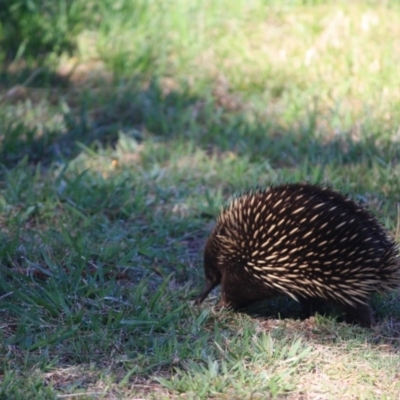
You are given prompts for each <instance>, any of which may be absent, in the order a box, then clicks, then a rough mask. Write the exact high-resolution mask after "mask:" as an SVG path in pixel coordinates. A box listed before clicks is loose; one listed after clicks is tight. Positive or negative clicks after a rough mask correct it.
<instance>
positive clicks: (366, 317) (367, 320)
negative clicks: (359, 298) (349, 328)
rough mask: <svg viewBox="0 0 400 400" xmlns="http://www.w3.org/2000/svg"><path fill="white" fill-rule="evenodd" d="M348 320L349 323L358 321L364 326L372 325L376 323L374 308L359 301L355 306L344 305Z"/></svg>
mask: <svg viewBox="0 0 400 400" xmlns="http://www.w3.org/2000/svg"><path fill="white" fill-rule="evenodd" d="M344 311H345V313H346V322H347V323H349V324H352V323H357V324H359V325H361V326H364V327H368V328H369V327H371V326H372V325H373V323H374V317H373V313H372V309H371V307H370V306H369V305H368V304H366V303H365V304H360V303H357V305H355V306H350V305H346V306H344Z"/></svg>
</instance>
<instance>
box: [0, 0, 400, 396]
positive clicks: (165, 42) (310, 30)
mask: <svg viewBox="0 0 400 400" xmlns="http://www.w3.org/2000/svg"><path fill="white" fill-rule="evenodd" d="M50 3H51V4H50ZM26 4H28V3H26ZM29 4H30V7H31V9H29V10H27V9H26V8H24V7H28V6H26V5H25V2H21V1H17V0H15V1H13V2H10V6H9V8H5V10H4V11H2V12H3V13H5V14H4V15H5V18H6V19H2V22H0V27H1V29H0V40H1V41H2V47H1V49H0V53H1V54H0V58H1V60H3V61H4V63H3V64H4V66H3V68H2V70H1V76H0V85H1V86H0V102H1V108H0V139H1V140H0V164H1V170H0V227H1V230H0V235H1V236H0V237H1V240H0V263H1V269H0V274H1V277H0V321H1V322H0V327H1V329H0V335H1V336H0V338H1V341H0V343H1V345H0V398H7V399H26V398H29V399H36V398H37V399H62V398H71V399H72V398H80V399H95V398H96V399H97V398H99V399H100V398H104V399H106V398H107V399H109V398H146V399H152V398H154V399H160V398H165V399H173V398H178V397H182V398H188V399H206V398H218V399H224V398H226V399H232V398H237V399H243V398H260V399H261V398H283V397H287V398H290V399H298V398H310V399H313V398H324V399H325V398H326V399H337V398H343V399H345V398H365V399H367V398H386V399H395V398H398V396H399V394H400V384H399V382H400V379H399V378H400V376H399V372H398V371H399V370H400V355H399V350H400V347H399V340H400V337H399V333H398V332H399V327H400V300H399V293H398V292H395V293H391V294H388V295H385V296H376V297H374V298H373V299H372V306H373V308H374V310H375V313H376V317H377V324H376V326H375V327H374V328H373V329H362V328H359V327H357V326H349V325H346V324H344V323H339V322H337V321H336V320H335V319H334V318H333V317H329V316H327V317H322V316H319V315H316V316H315V317H313V318H310V319H307V320H301V319H300V312H299V308H298V306H297V304H296V303H294V302H292V301H290V300H287V299H276V300H272V301H269V302H267V303H266V304H264V306H263V307H262V308H259V309H258V310H256V311H255V312H254V313H252V314H244V313H233V312H230V311H227V310H217V309H215V307H213V306H214V304H215V303H216V301H217V297H218V293H215V294H214V295H213V296H210V299H209V300H207V302H206V303H205V304H204V305H203V306H201V307H200V308H198V307H194V306H193V304H192V300H193V299H194V297H195V296H196V294H197V293H199V291H200V289H201V287H202V284H203V272H202V255H201V253H202V248H203V246H204V242H205V240H206V238H207V235H208V234H209V232H210V230H211V228H212V226H213V221H214V218H215V216H216V215H217V214H218V211H219V209H220V207H221V205H222V204H223V203H224V202H225V201H226V200H227V199H228V198H229V197H230V196H231V195H232V194H234V193H237V192H241V191H244V190H246V189H249V188H251V187H254V186H257V185H260V186H267V185H269V184H277V183H283V182H288V181H290V182H297V181H311V182H313V183H327V184H330V185H331V186H333V187H334V188H336V189H341V190H342V191H344V192H346V193H348V194H349V195H350V196H351V197H353V198H355V199H357V200H359V201H362V202H364V203H366V204H367V205H368V207H369V208H370V209H372V210H373V211H374V212H375V213H376V214H377V215H378V216H379V218H380V219H381V220H382V222H383V224H384V225H385V226H386V227H387V228H388V230H390V231H391V232H392V233H393V234H394V235H397V237H398V232H397V231H398V203H399V202H400V197H399V193H400V170H399V154H400V147H399V135H398V130H399V124H400V114H399V111H398V110H399V105H400V92H399V87H400V85H399V83H400V75H399V73H398V67H397V66H398V65H399V61H400V60H399V55H400V52H399V47H398V37H399V33H400V32H399V27H398V20H399V16H400V15H399V14H400V8H399V3H398V2H397V1H394V0H392V1H369V2H367V1H361V0H360V1H354V2H351V3H348V2H331V1H306V2H297V1H285V2H277V1H261V0H253V1H236V2H227V1H219V2H211V1H205V2H204V1H203V2H199V1H197V0H190V1H183V0H182V1H181V0H178V1H174V2H159V1H154V2H146V1H135V2H130V1H124V0H122V1H119V2H113V1H108V0H102V1H98V2H94V1H86V2H81V1H79V0H75V1H74V2H66V1H60V2H57V5H55V4H56V3H54V4H53V2H46V1H43V2H36V1H32V2H30V3H29ZM32 7H33V8H32ZM41 7H44V9H42V8H41ZM46 7H47V8H46ZM7 13H8V14H7ZM1 15H3V14H1ZM43 15H46V16H47V18H48V19H47V20H46V24H44V23H43V24H42V23H41V21H42V19H43ZM4 21H8V22H7V23H5V22H4ZM60 21H62V23H61V22H60ZM47 23H48V25H47ZM18 24H21V26H19V25H18ZM53 26H57V28H56V29H54V30H53V28H52V27H53ZM38 32H39V33H40V35H39V34H38V35H36V33H38ZM17 33H18V34H17ZM33 33H35V35H33ZM41 38H42V39H41Z"/></svg>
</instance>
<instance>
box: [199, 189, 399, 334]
mask: <svg viewBox="0 0 400 400" xmlns="http://www.w3.org/2000/svg"><path fill="white" fill-rule="evenodd" d="M204 272H205V277H206V286H205V287H204V289H203V291H202V292H201V293H200V295H199V296H198V297H197V299H196V303H197V304H200V303H201V302H203V300H204V299H205V298H206V297H207V296H208V294H209V293H210V291H211V290H212V289H214V288H215V287H216V286H217V285H218V284H220V283H221V301H220V305H222V306H230V307H232V308H234V309H237V308H241V307H245V306H247V305H249V304H251V303H253V302H255V301H259V300H263V299H267V298H270V297H273V296H277V295H279V294H283V295H288V296H290V297H292V298H293V299H295V300H297V301H300V302H301V303H302V304H303V305H305V306H308V307H310V306H311V304H314V305H315V304H318V303H319V302H320V301H321V300H326V301H328V302H329V303H331V304H336V305H339V306H341V309H342V310H344V312H345V314H346V321H347V322H357V323H359V324H361V325H363V326H370V325H371V324H372V323H373V317H372V311H371V308H370V306H369V305H368V297H369V296H370V294H371V293H373V292H384V291H387V290H392V289H396V288H398V287H400V256H399V250H398V246H397V245H396V243H395V242H394V240H393V239H392V238H391V236H390V235H389V233H388V232H387V231H386V229H385V228H384V227H383V226H382V225H381V224H380V223H379V222H378V220H377V219H376V218H375V217H374V216H373V215H372V214H371V213H370V212H368V211H367V210H366V209H365V208H364V207H362V206H361V205H359V204H357V203H355V202H354V201H352V200H351V199H349V198H347V197H346V196H344V195H342V194H340V193H338V192H336V191H333V190H331V189H330V188H325V187H319V186H315V185H311V184H300V183H297V184H286V185H281V186H276V187H271V188H268V189H266V190H257V191H255V192H249V193H247V194H243V195H241V196H238V197H237V198H235V199H234V200H233V201H232V202H231V203H230V204H229V205H228V206H227V207H226V208H225V209H224V210H223V211H222V212H221V214H220V216H219V217H218V219H217V224H216V226H215V228H214V230H213V231H212V233H211V235H210V237H209V239H208V241H207V243H206V246H205V250H204Z"/></svg>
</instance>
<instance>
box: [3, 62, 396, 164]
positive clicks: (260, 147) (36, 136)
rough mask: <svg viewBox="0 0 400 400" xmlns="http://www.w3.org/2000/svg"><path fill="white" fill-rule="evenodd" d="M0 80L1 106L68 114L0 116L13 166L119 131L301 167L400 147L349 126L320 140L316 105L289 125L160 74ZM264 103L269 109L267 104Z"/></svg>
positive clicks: (388, 155)
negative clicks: (39, 122)
mask: <svg viewBox="0 0 400 400" xmlns="http://www.w3.org/2000/svg"><path fill="white" fill-rule="evenodd" d="M32 76H34V77H33V79H30V77H32ZM24 80H28V81H29V82H28V84H27V85H25V86H23V88H22V87H20V86H18V84H17V82H21V81H24ZM1 81H2V83H3V87H6V89H4V92H5V93H4V95H3V96H2V103H3V105H6V106H8V107H9V108H12V107H13V106H15V107H17V106H18V107H20V108H21V107H22V108H23V107H24V102H25V103H26V102H31V103H33V104H35V103H38V102H39V101H40V99H41V98H44V99H47V100H48V102H49V103H51V106H52V107H53V109H52V110H53V112H56V111H55V110H57V112H58V113H60V115H61V118H62V123H61V125H62V128H60V127H57V128H51V127H46V126H45V127H43V126H41V127H40V128H38V127H37V126H35V124H29V125H28V124H27V123H26V122H25V120H24V116H23V113H22V114H20V117H19V118H15V119H14V120H11V121H10V120H9V119H7V118H5V117H3V118H1V119H2V120H3V121H1V120H0V124H1V125H2V126H1V128H2V129H1V130H2V132H3V133H2V144H1V147H0V162H1V163H2V164H3V165H5V166H6V167H7V168H11V167H13V166H14V165H16V164H17V163H18V162H20V161H21V160H22V159H23V158H24V157H27V158H28V160H29V162H30V163H32V164H37V163H41V164H42V165H45V166H48V165H50V164H51V163H52V162H56V161H61V162H66V161H68V160H71V159H73V158H75V157H76V156H77V155H78V154H79V152H80V151H81V147H80V146H78V145H77V143H81V144H83V145H84V146H87V147H90V148H93V149H95V148H96V147H99V146H100V147H104V146H114V145H115V143H116V141H117V140H118V134H119V132H124V133H128V134H129V135H132V136H133V137H134V138H135V139H136V140H137V141H139V142H140V141H143V140H145V139H146V138H156V140H159V141H161V142H163V143H164V144H165V146H167V147H168V146H174V145H175V143H176V142H179V143H180V142H182V141H187V142H190V143H191V144H193V145H194V146H198V147H200V148H203V149H213V150H215V151H217V152H219V151H222V152H223V151H229V152H233V153H235V154H236V155H238V156H245V157H248V158H249V160H250V162H265V161H267V162H269V163H270V164H271V165H272V167H284V166H287V167H296V166H297V165H298V164H300V163H302V162H304V161H305V159H306V160H307V161H308V162H310V163H315V164H319V165H328V164H338V165H343V164H350V163H351V164H356V163H363V164H365V165H366V166H368V165H370V164H371V162H372V160H373V158H374V157H378V158H380V159H382V160H385V161H387V162H390V163H393V162H398V156H396V154H399V153H400V152H399V148H398V145H396V144H394V143H388V141H386V142H385V141H383V140H376V139H377V138H379V132H378V133H377V132H375V134H374V135H371V134H368V133H365V134H363V135H360V138H359V139H357V140H353V139H352V138H351V135H347V133H346V132H342V133H337V134H335V133H330V134H329V136H330V138H329V140H325V139H324V140H321V138H320V137H318V135H317V134H316V130H317V126H316V124H317V123H316V120H317V117H318V115H317V111H316V112H315V113H313V112H312V113H309V114H304V118H303V120H298V121H295V123H293V124H289V127H287V125H288V124H286V126H284V124H282V123H281V121H280V120H279V115H275V116H269V117H268V116H267V115H266V114H265V113H264V114H262V113H260V112H253V111H251V110H250V112H249V107H248V106H247V105H240V104H239V105H238V104H236V105H234V107H233V108H234V109H232V107H231V108H230V106H229V101H227V100H226V98H224V97H229V96H230V94H229V93H222V94H221V93H215V91H213V88H212V87H211V85H210V88H208V89H205V90H204V91H203V92H202V93H201V94H200V95H199V94H193V91H192V90H191V89H190V87H189V86H188V85H185V84H182V85H180V87H179V88H174V89H171V88H168V85H166V84H165V82H160V81H159V80H158V79H153V80H152V81H150V83H148V84H147V85H143V84H142V83H138V82H135V80H134V79H132V81H130V82H118V83H116V82H112V80H111V81H108V82H106V81H102V77H101V76H98V77H97V79H96V82H97V85H98V86H97V87H95V88H93V87H91V85H90V84H89V85H85V84H81V83H79V82H74V81H73V80H72V79H70V77H66V76H61V75H59V74H56V73H54V72H52V71H50V70H41V71H40V73H38V74H36V75H35V71H29V70H21V71H18V72H16V73H15V74H10V73H8V74H3V75H2V77H1ZM99 85H100V86H99ZM15 88H16V89H21V90H22V95H21V96H20V97H18V96H15V97H13V96H12V95H11V96H10V95H9V93H10V92H12V90H13V89H15ZM16 89H15V90H16ZM43 89H44V90H43ZM49 93H51V95H50V98H49ZM62 102H64V107H62V106H61V103H62ZM221 103H222V104H223V105H225V107H224V106H221ZM65 105H66V107H65ZM30 107H32V106H30ZM49 107H50V106H49ZM265 108H266V110H267V111H268V105H266V107H265ZM50 112H51V110H50ZM378 125H379V124H378ZM375 129H376V128H375Z"/></svg>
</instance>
